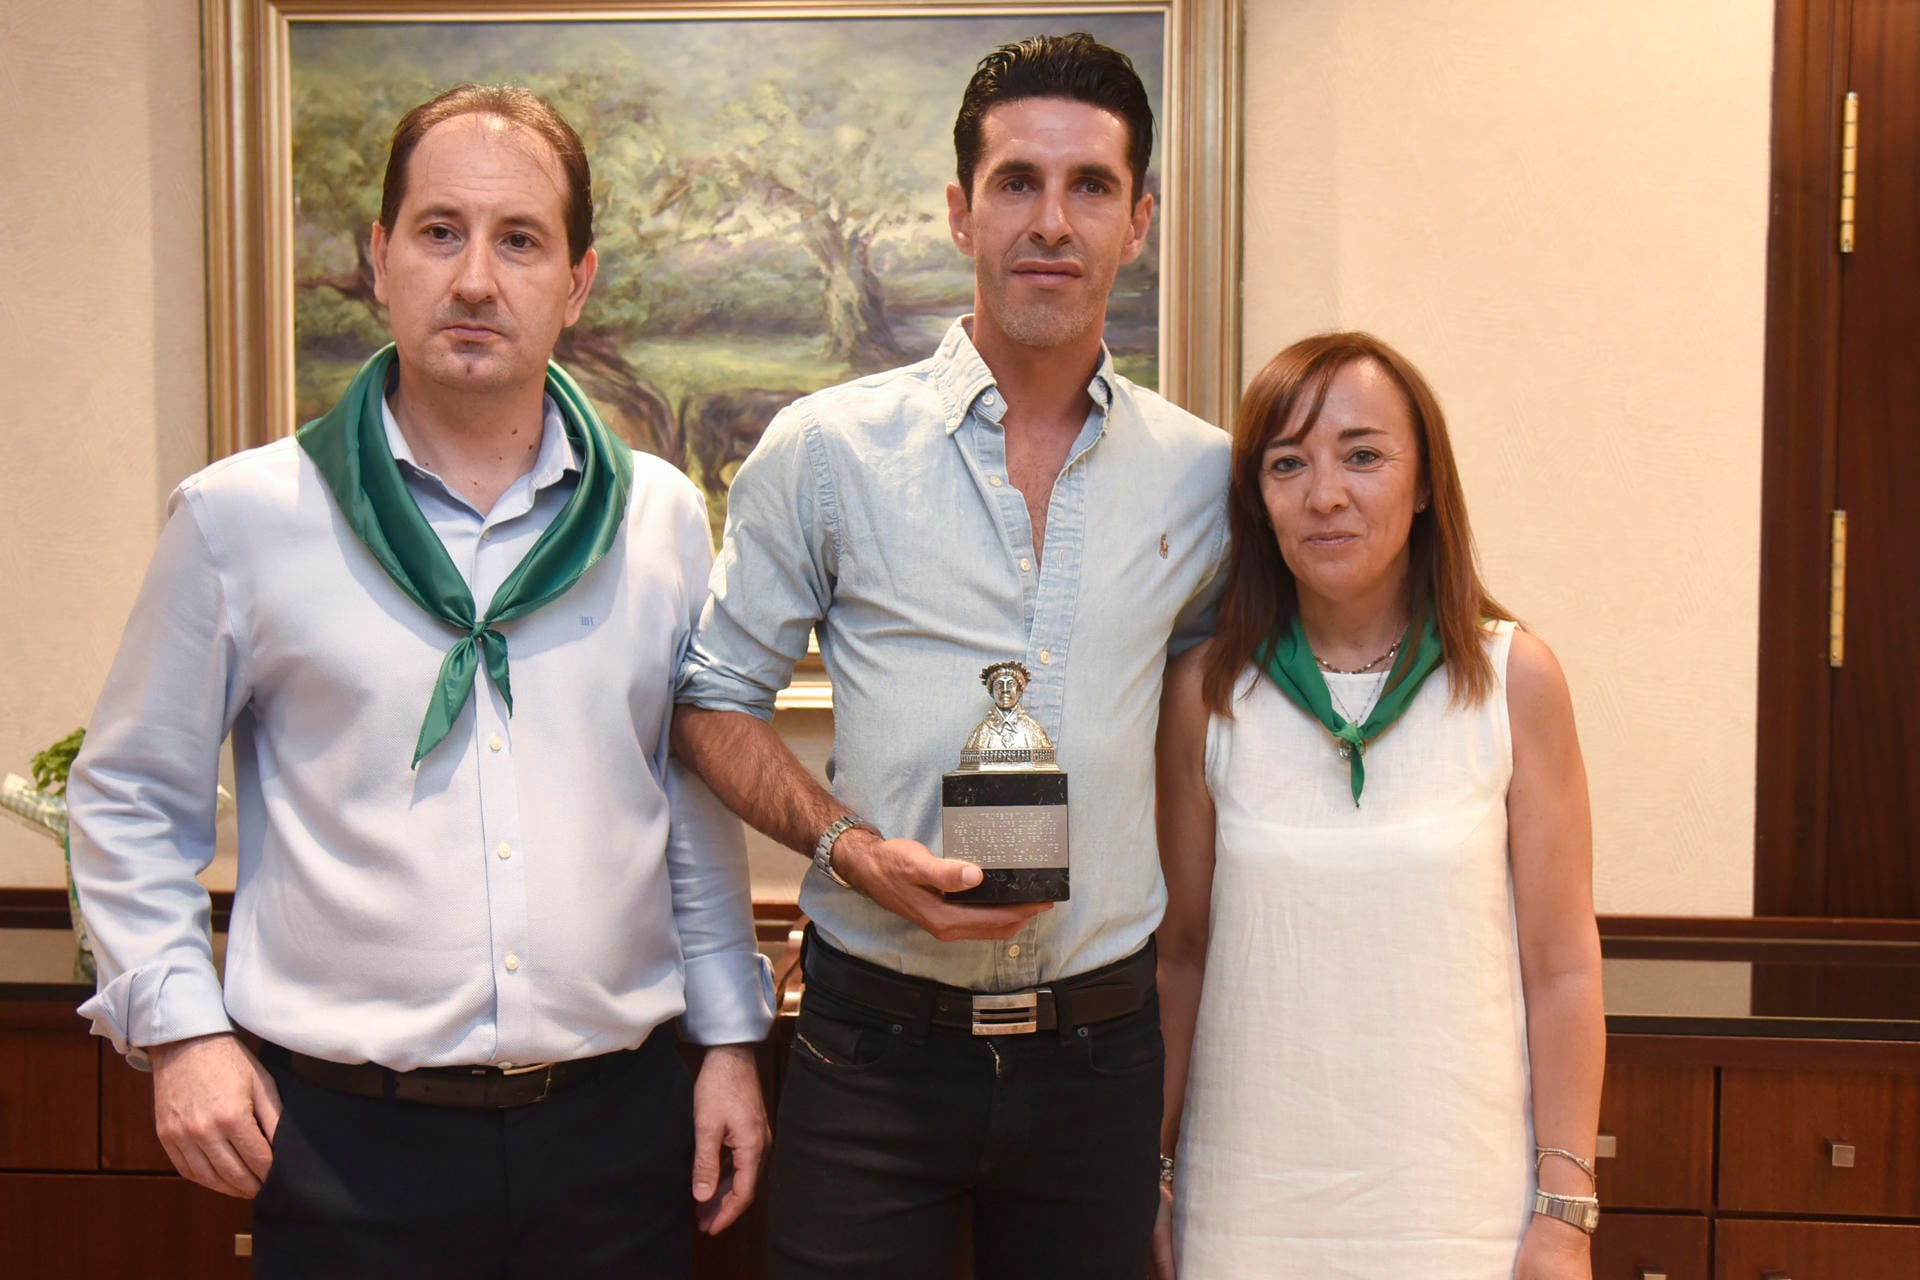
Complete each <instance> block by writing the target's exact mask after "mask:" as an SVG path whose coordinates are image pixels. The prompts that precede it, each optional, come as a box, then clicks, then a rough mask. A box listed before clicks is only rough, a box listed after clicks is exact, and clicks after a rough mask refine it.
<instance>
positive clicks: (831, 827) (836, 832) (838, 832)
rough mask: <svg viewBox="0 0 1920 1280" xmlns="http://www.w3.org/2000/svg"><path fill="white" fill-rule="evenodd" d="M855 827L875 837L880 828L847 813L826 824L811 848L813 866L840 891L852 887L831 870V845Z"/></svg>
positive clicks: (841, 876)
mask: <svg viewBox="0 0 1920 1280" xmlns="http://www.w3.org/2000/svg"><path fill="white" fill-rule="evenodd" d="M855 827H865V828H866V829H867V830H869V831H871V832H873V834H875V835H879V834H880V828H878V827H876V826H874V825H873V824H872V823H871V822H868V821H867V820H866V819H865V818H862V817H857V816H856V815H854V814H851V813H849V814H845V815H844V816H842V817H838V818H835V819H834V820H833V821H832V822H830V823H828V824H827V829H826V830H825V831H822V832H821V833H820V839H819V840H818V841H816V842H815V844H814V846H813V865H814V866H815V867H817V868H819V870H820V872H821V873H822V874H823V875H825V876H826V877H827V879H829V880H831V881H833V882H834V883H835V884H837V885H839V886H840V887H841V888H842V889H851V888H853V886H852V885H850V884H848V883H847V879H846V877H845V876H843V875H841V874H840V873H839V872H838V871H835V870H834V869H833V844H834V841H836V840H838V839H839V838H840V837H841V836H843V835H845V834H847V832H849V831H851V830H853V829H854V828H855Z"/></svg>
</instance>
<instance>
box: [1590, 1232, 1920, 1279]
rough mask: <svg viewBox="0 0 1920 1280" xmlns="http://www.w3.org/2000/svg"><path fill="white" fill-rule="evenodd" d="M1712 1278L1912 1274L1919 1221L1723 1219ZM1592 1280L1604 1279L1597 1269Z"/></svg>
mask: <svg viewBox="0 0 1920 1280" xmlns="http://www.w3.org/2000/svg"><path fill="white" fill-rule="evenodd" d="M1713 1238H1714V1255H1715V1258H1716V1259H1717V1265H1716V1266H1715V1267H1714V1272H1713V1274H1714V1280H1914V1277H1915V1276H1920V1226H1895V1225H1888V1224H1881V1223H1862V1222H1775V1221H1768V1220H1765V1219H1725V1220H1722V1221H1720V1222H1718V1223H1715V1224H1714V1236H1713ZM1594 1280H1600V1277H1599V1275H1598V1273H1597V1272H1596V1273H1595V1276H1594Z"/></svg>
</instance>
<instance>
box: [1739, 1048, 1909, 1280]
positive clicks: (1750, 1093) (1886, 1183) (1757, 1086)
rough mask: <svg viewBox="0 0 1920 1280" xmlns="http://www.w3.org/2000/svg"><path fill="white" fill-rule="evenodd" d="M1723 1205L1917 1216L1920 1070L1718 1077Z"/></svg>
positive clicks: (1749, 1073)
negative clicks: (1900, 1072)
mask: <svg viewBox="0 0 1920 1280" xmlns="http://www.w3.org/2000/svg"><path fill="white" fill-rule="evenodd" d="M1720 1206H1721V1207H1722V1208H1724V1209H1739V1210H1745V1211H1753V1212H1761V1213H1804V1214H1827V1215H1845V1216H1848V1217H1868V1218H1920V1074H1894V1073H1886V1072H1875V1073H1860V1072H1838V1071H1754V1070H1738V1069H1729V1070H1726V1071H1723V1072H1721V1075H1720ZM1914 1274H1916V1275H1920V1272H1916V1273H1914Z"/></svg>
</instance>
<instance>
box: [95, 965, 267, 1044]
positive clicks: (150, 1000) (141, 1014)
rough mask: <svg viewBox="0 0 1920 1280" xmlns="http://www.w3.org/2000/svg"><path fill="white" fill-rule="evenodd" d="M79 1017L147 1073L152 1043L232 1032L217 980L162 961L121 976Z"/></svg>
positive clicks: (190, 969)
mask: <svg viewBox="0 0 1920 1280" xmlns="http://www.w3.org/2000/svg"><path fill="white" fill-rule="evenodd" d="M80 1016H81V1017H83V1018H88V1019H91V1020H92V1022H93V1034H95V1035H97V1036H102V1037H105V1038H106V1039H107V1040H109V1041H111V1042H112V1043H113V1048H114V1052H116V1053H121V1054H124V1055H126V1059H127V1061H128V1062H129V1063H130V1064H132V1065H133V1066H135V1067H138V1068H139V1069H140V1070H142V1071H149V1070H152V1067H151V1066H150V1064H149V1063H148V1061H147V1049H148V1048H149V1047H151V1046H153V1045H157V1044H172V1043H173V1042H174V1041H176V1040H191V1039H192V1038H193V1037H195V1036H208V1035H217V1034H219V1033H220V1032H223V1031H231V1030H233V1023H232V1022H231V1021H230V1020H229V1019H228V1017H227V1004H226V998H225V996H224V995H223V994H222V993H221V990H220V979H219V978H218V977H216V976H215V975H214V974H213V973H211V972H202V971H200V970H199V969H198V968H197V967H196V968H189V967H186V966H179V965H171V964H168V963H166V962H165V961H155V962H153V963H151V964H146V965H142V966H140V967H139V968H138V969H130V970H128V971H127V972H126V973H123V974H121V975H120V976H119V977H117V978H115V979H114V980H113V981H112V982H110V983H108V984H107V985H106V986H105V987H103V988H101V990H100V992H99V994H97V995H95V996H94V997H93V999H91V1000H88V1001H87V1002H86V1003H85V1004H83V1005H81V1006H80Z"/></svg>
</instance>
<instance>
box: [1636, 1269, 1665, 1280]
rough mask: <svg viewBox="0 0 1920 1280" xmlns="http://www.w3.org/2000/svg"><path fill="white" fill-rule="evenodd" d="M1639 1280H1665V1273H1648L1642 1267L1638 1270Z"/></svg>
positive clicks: (1648, 1271)
mask: <svg viewBox="0 0 1920 1280" xmlns="http://www.w3.org/2000/svg"><path fill="white" fill-rule="evenodd" d="M1640 1280H1667V1273H1666V1272H1664V1271H1650V1270H1648V1269H1646V1268H1644V1267H1643V1268H1641V1270H1640Z"/></svg>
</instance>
